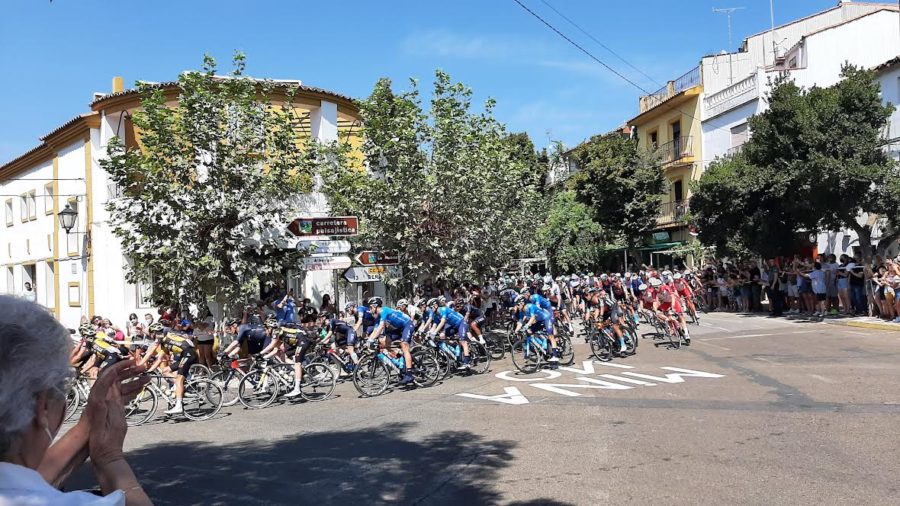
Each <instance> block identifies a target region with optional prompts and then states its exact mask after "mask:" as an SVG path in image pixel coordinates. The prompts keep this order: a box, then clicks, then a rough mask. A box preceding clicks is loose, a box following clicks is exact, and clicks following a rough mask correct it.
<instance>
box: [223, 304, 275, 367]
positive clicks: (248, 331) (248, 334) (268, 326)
mask: <svg viewBox="0 0 900 506" xmlns="http://www.w3.org/2000/svg"><path fill="white" fill-rule="evenodd" d="M275 328H278V318H276V317H275V315H270V316H269V317H268V318H266V321H265V324H264V325H263V326H262V327H259V326H257V325H252V324H244V325H241V326H240V327H239V328H238V334H237V338H236V339H235V340H234V341H232V342H231V344H229V345H228V347H227V348H225V352H224V353H225V354H226V355H228V356H229V357H231V358H234V357H236V356H237V355H238V353H239V352H240V349H241V345H242V344H244V343H245V342H246V343H247V353H249V354H250V355H256V354H258V353H261V352H262V351H263V350H264V349H266V347H267V346H269V344H270V343H271V342H272V330H273V329H275Z"/></svg>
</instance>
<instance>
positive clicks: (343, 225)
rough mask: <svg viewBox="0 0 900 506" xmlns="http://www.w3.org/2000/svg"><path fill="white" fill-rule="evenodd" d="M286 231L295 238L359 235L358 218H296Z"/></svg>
mask: <svg viewBox="0 0 900 506" xmlns="http://www.w3.org/2000/svg"><path fill="white" fill-rule="evenodd" d="M288 230H290V231H291V233H292V234H294V235H297V236H301V237H304V236H308V235H340V236H350V235H357V234H358V233H359V218H357V217H356V216H329V217H325V218H297V219H296V220H294V221H292V222H291V224H290V225H288Z"/></svg>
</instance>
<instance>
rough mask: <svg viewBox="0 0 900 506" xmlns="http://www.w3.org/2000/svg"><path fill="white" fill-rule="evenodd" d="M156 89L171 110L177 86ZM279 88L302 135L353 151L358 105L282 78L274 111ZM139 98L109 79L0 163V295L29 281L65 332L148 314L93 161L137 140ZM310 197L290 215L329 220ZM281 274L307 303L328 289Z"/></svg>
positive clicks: (320, 279)
mask: <svg viewBox="0 0 900 506" xmlns="http://www.w3.org/2000/svg"><path fill="white" fill-rule="evenodd" d="M156 86H157V87H159V88H160V89H162V90H163V91H164V92H165V94H166V96H167V98H168V105H170V106H176V105H177V100H178V93H179V88H178V86H177V83H174V82H172V83H160V84H158V85H156ZM287 87H292V88H296V89H297V92H296V94H295V96H294V100H293V104H294V107H296V108H297V110H298V113H299V114H300V115H301V116H304V117H306V118H307V119H308V121H304V122H303V123H302V125H301V126H300V127H299V128H301V130H302V131H301V135H309V136H313V137H314V138H316V139H319V140H322V141H335V140H340V141H346V142H351V144H352V145H354V146H358V145H359V142H360V139H359V138H358V136H359V131H360V118H359V109H358V107H357V106H356V104H355V103H354V102H353V100H352V99H351V98H349V97H346V96H343V95H340V94H337V93H334V92H330V91H327V90H323V89H319V88H314V87H309V86H304V85H302V84H301V83H300V82H299V81H293V82H281V83H279V84H278V86H276V91H275V92H274V93H273V96H271V97H270V98H271V99H272V101H273V103H274V104H275V105H283V104H285V103H286V102H285V100H286V96H285V94H284V92H285V91H286V89H287ZM140 99H141V95H140V93H139V92H138V91H137V90H126V89H124V86H123V84H122V80H121V78H114V79H113V88H112V92H111V93H108V94H95V96H94V100H93V101H92V102H91V107H90V111H88V112H86V113H84V114H82V115H79V116H77V117H75V118H74V119H72V120H70V121H68V122H67V123H65V124H64V125H62V126H60V127H59V128H57V129H56V130H54V131H52V132H51V133H49V134H47V135H46V136H44V137H42V138H41V143H40V144H39V145H38V146H37V147H35V148H34V149H32V150H30V151H28V152H27V153H25V154H23V155H21V156H19V157H17V158H15V159H14V160H12V161H10V162H7V163H5V164H3V165H2V166H0V195H3V197H2V198H3V200H4V220H5V221H4V223H3V227H2V230H3V233H2V235H0V270H2V272H3V275H4V278H5V279H4V282H3V283H2V284H0V292H5V293H11V294H16V295H22V294H23V292H24V286H25V283H26V282H28V283H30V285H31V286H32V287H33V288H34V296H35V299H36V301H37V302H39V303H40V304H42V305H44V306H45V307H47V308H48V310H50V311H52V312H53V313H54V314H55V315H56V316H57V318H58V319H59V320H60V321H61V322H62V323H63V324H64V325H66V326H68V327H70V328H75V327H77V325H78V322H79V320H80V319H81V317H83V316H90V315H95V314H102V315H106V316H109V317H110V318H111V319H113V320H114V321H119V322H120V323H121V322H122V319H124V318H125V317H126V316H127V315H128V314H129V313H145V312H151V313H154V314H155V312H156V311H155V308H152V307H151V303H150V301H149V300H148V297H149V294H150V291H151V290H152V286H139V285H134V284H131V283H128V282H127V281H126V280H125V268H126V266H127V264H128V262H129V259H128V258H126V257H125V256H124V255H123V254H122V248H121V245H120V243H119V240H118V238H117V237H116V236H115V235H114V234H113V231H112V229H111V227H110V225H109V216H108V214H107V210H106V204H107V203H108V202H109V201H110V200H111V199H115V198H117V197H118V196H119V190H118V188H116V186H115V184H114V183H113V182H112V181H111V180H110V179H109V178H108V175H107V174H106V172H105V171H104V170H103V169H102V168H100V165H99V161H100V160H101V159H102V158H103V157H104V156H106V147H107V144H108V142H109V140H110V139H111V138H112V137H114V136H117V137H119V138H121V139H123V140H124V142H125V143H126V144H130V145H135V144H134V143H136V142H138V141H137V140H136V138H137V135H136V132H135V130H134V126H133V124H132V122H131V119H130V118H131V115H132V114H133V112H134V111H135V110H136V109H138V108H139V107H140ZM311 197H312V198H306V199H303V201H302V202H299V201H298V209H297V216H310V215H312V216H317V215H318V216H324V215H327V212H328V205H327V202H326V201H325V199H324V198H323V197H322V196H321V195H317V194H314V195H312V196H311ZM66 205H69V206H70V207H71V208H72V209H73V210H75V211H76V212H77V220H76V224H75V227H74V228H73V229H72V230H71V231H70V232H69V233H66V231H65V230H63V229H62V228H61V226H60V224H59V220H58V218H57V214H58V213H59V211H60V210H62V209H64V208H65V206H66ZM285 226H287V223H286V224H285ZM288 278H289V279H288V283H289V284H290V285H291V286H293V287H295V290H296V291H297V293H304V294H305V295H306V296H308V297H310V298H312V299H314V300H321V296H322V295H323V294H325V293H330V294H334V293H335V286H336V283H335V279H334V275H333V273H332V272H331V271H318V272H309V273H303V272H300V271H299V270H298V271H297V272H295V273H291V275H289V276H288Z"/></svg>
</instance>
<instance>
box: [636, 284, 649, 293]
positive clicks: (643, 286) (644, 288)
mask: <svg viewBox="0 0 900 506" xmlns="http://www.w3.org/2000/svg"><path fill="white" fill-rule="evenodd" d="M646 289H647V285H645V284H644V283H641V284H640V285H639V286H638V290H640V291H642V292H643V291H644V290H646Z"/></svg>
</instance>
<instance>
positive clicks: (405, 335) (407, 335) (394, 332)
mask: <svg viewBox="0 0 900 506" xmlns="http://www.w3.org/2000/svg"><path fill="white" fill-rule="evenodd" d="M412 330H413V322H412V321H409V322H408V323H407V324H406V325H404V326H403V328H400V329H393V328H392V329H388V330H387V331H386V332H385V333H384V337H385V338H386V339H385V340H386V341H388V343H386V344H385V347H388V346H390V341H393V340H395V339H399V340H400V342H403V343H409V342H412Z"/></svg>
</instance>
